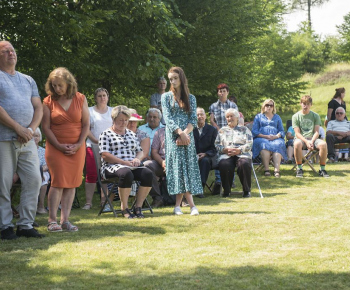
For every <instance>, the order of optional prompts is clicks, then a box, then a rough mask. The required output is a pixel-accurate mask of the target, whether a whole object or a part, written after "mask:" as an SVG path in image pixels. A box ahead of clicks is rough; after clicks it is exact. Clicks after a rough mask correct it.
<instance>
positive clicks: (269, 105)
mask: <svg viewBox="0 0 350 290" xmlns="http://www.w3.org/2000/svg"><path fill="white" fill-rule="evenodd" d="M273 106H274V105H271V104H266V105H265V107H271V108H273Z"/></svg>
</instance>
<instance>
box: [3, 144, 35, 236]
mask: <svg viewBox="0 0 350 290" xmlns="http://www.w3.org/2000/svg"><path fill="white" fill-rule="evenodd" d="M15 172H17V174H18V176H19V178H20V180H21V196H20V204H19V211H18V212H19V216H20V218H19V220H18V221H17V225H18V226H20V228H22V229H31V228H32V227H33V226H32V224H33V222H34V219H35V215H36V208H37V203H38V196H39V191H40V186H41V175H40V162H39V157H38V149H37V147H36V145H35V142H34V140H33V139H32V140H30V141H29V142H28V143H25V144H21V143H20V142H18V141H1V142H0V230H4V229H7V228H8V227H13V224H12V218H13V216H12V209H11V196H10V190H11V187H12V178H13V174H14V173H15Z"/></svg>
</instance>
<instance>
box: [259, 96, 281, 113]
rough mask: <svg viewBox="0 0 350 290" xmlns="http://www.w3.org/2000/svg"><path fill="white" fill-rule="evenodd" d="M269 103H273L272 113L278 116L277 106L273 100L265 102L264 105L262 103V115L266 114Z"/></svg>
mask: <svg viewBox="0 0 350 290" xmlns="http://www.w3.org/2000/svg"><path fill="white" fill-rule="evenodd" d="M269 102H272V103H273V111H272V113H273V114H276V112H277V111H276V104H275V101H274V100H273V99H267V100H265V101H264V102H263V103H262V105H261V113H262V114H264V112H265V105H266V104H267V103H269Z"/></svg>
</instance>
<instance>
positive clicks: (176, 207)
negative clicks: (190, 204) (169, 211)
mask: <svg viewBox="0 0 350 290" xmlns="http://www.w3.org/2000/svg"><path fill="white" fill-rule="evenodd" d="M174 214H175V215H182V214H183V212H182V211H181V208H180V207H179V206H175V208H174Z"/></svg>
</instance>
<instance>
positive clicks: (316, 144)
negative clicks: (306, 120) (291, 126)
mask: <svg viewBox="0 0 350 290" xmlns="http://www.w3.org/2000/svg"><path fill="white" fill-rule="evenodd" d="M306 139H307V140H311V139H308V138H306ZM295 140H299V141H300V142H301V143H302V144H303V148H302V149H303V150H306V149H307V146H306V144H305V142H304V141H303V140H301V139H298V138H295V139H294V141H295ZM324 142H325V141H323V140H322V139H316V141H315V142H314V148H317V149H318V146H319V145H320V144H321V143H324ZM294 144H295V143H294Z"/></svg>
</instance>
